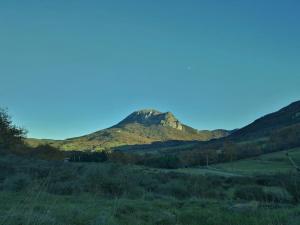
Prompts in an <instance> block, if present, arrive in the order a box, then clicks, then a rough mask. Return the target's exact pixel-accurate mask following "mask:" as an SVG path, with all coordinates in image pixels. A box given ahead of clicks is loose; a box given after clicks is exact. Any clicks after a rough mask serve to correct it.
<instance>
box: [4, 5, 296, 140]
mask: <svg viewBox="0 0 300 225" xmlns="http://www.w3.org/2000/svg"><path fill="white" fill-rule="evenodd" d="M299 12H300V1H298V0H284V1H283V0H251V1H249V0H218V1H216V0H206V1H203V0H157V1H156V0H153V1H150V0H118V1H117V0H107V1H102V0H97V1H96V0H95V1H91V0H72V1H71V0H64V1H62V0H36V1H33V0H26V1H16V0H1V3H0V85H1V88H0V106H2V107H7V108H8V109H9V112H10V114H12V116H13V121H14V122H15V123H16V124H17V125H20V126H24V127H26V128H27V129H28V130H29V136H30V137H38V138H56V139H63V138H67V137H73V136H78V135H82V134H86V133H89V132H92V131H96V130H99V129H102V128H106V127H109V126H111V125H113V124H115V123H117V122H118V121H120V120H121V119H123V118H124V117H125V116H127V115H128V114H129V113H131V112H132V111H134V110H138V109H142V108H155V109H158V110H161V111H172V112H173V113H174V114H175V115H176V116H177V118H179V119H180V120H181V121H182V122H183V123H186V124H188V125H191V126H193V127H195V128H198V129H215V128H226V129H233V128H236V127H242V126H244V125H246V124H247V123H249V122H251V121H253V120H254V119H256V118H257V117H260V116H262V115H264V114H266V113H269V112H272V111H274V110H277V109H279V108H281V107H283V106H285V105H287V104H289V103H290V102H292V101H295V100H300V25H299V24H300V13H299Z"/></svg>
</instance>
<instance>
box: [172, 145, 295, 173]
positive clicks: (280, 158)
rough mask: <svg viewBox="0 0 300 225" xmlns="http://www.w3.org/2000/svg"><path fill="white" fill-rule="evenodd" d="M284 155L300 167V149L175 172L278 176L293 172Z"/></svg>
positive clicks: (293, 169)
mask: <svg viewBox="0 0 300 225" xmlns="http://www.w3.org/2000/svg"><path fill="white" fill-rule="evenodd" d="M286 153H288V154H289V156H290V157H291V158H292V159H293V160H294V161H295V163H296V164H297V165H299V166H300V148H296V149H290V150H287V151H282V152H275V153H270V154H265V155H262V156H258V157H254V158H249V159H243V160H238V161H234V162H232V163H222V164H217V165H211V166H209V167H208V168H207V167H195V168H184V169H178V170H177V171H180V172H183V173H190V174H199V175H201V174H202V175H220V176H253V175H260V174H263V175H265V174H278V173H283V174H286V173H290V172H295V167H293V165H292V163H291V162H290V161H289V159H288V157H287V156H286Z"/></svg>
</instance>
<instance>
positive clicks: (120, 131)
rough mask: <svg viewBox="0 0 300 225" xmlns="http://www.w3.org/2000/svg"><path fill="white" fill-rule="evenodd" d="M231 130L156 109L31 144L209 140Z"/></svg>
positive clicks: (94, 146)
mask: <svg viewBox="0 0 300 225" xmlns="http://www.w3.org/2000/svg"><path fill="white" fill-rule="evenodd" d="M229 134H230V131H227V130H223V129H218V130H213V131H208V130H203V131H202V130H197V129H194V128H192V127H190V126H187V125H185V124H183V123H181V122H180V121H179V120H178V119H177V118H176V117H175V116H174V114H173V113H172V112H160V111H158V110H155V109H142V110H137V111H134V112H133V113H131V114H129V115H128V116H127V117H125V118H124V119H123V120H121V121H120V122H119V123H117V124H116V125H113V126H112V127H110V128H107V129H103V130H99V131H96V132H93V133H90V134H87V135H83V136H80V137H73V138H69V139H66V140H62V141H55V140H47V141H42V140H35V139H30V140H28V143H29V144H30V145H37V143H39V144H41V143H46V144H50V145H52V146H54V147H58V148H60V149H62V150H83V151H84V150H92V151H103V150H110V149H113V148H116V147H120V146H130V145H139V144H151V143H154V142H164V141H174V140H176V141H207V140H211V139H215V138H221V137H225V136H227V135H229Z"/></svg>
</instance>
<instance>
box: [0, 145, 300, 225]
mask: <svg viewBox="0 0 300 225" xmlns="http://www.w3.org/2000/svg"><path fill="white" fill-rule="evenodd" d="M289 155H291V156H292V158H293V159H294V160H295V162H297V163H298V162H299V163H300V149H292V150H289ZM0 200H1V201H0V225H33V224H37V225H102V224H105V225H110V224H111V225H119V224H120V225H126V224H128V225H135V224H137V225H144V224H145V225H148V224H149V225H168V224H170V225H175V224H178V225H196V224H197V225H299V224H300V175H299V173H297V172H295V170H294V168H293V166H292V165H291V164H290V162H289V161H288V160H287V159H286V155H285V153H284V152H278V153H273V154H269V155H264V156H260V157H257V158H252V159H247V160H240V161H237V162H233V163H227V164H220V165H215V166H213V167H212V168H186V169H178V170H161V169H152V168H147V167H139V166H130V165H120V164H113V163H86V164H84V163H63V162H47V161H42V160H33V159H26V158H19V157H16V156H12V155H5V156H2V157H1V158H0Z"/></svg>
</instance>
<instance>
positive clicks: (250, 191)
mask: <svg viewBox="0 0 300 225" xmlns="http://www.w3.org/2000/svg"><path fill="white" fill-rule="evenodd" d="M234 197H235V198H236V199H242V200H257V201H264V200H266V195H265V193H264V191H263V188H262V187H260V186H254V185H253V186H240V187H237V189H236V190H235V192H234Z"/></svg>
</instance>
